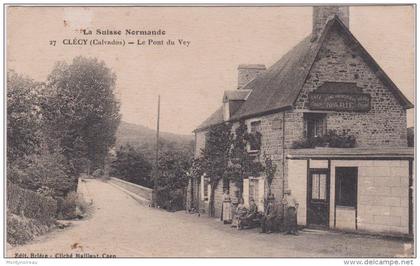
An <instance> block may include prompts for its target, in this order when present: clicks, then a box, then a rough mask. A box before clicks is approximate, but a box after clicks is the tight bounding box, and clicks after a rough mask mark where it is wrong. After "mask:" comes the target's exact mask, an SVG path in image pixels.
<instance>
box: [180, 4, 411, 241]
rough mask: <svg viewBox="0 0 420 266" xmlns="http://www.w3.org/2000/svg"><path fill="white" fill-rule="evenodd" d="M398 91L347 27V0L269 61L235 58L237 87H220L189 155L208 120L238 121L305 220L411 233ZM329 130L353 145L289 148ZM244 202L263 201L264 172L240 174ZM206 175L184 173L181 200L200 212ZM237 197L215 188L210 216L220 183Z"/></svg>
mask: <svg viewBox="0 0 420 266" xmlns="http://www.w3.org/2000/svg"><path fill="white" fill-rule="evenodd" d="M413 107H414V106H413V104H412V103H411V102H410V101H409V100H408V99H407V98H406V97H405V96H404V95H403V94H402V93H401V91H400V90H399V89H398V88H397V86H396V85H395V84H394V83H393V82H392V80H391V79H390V78H389V77H388V76H387V75H386V73H385V72H384V71H383V70H382V69H381V67H380V66H379V65H378V64H377V63H376V61H375V60H374V59H373V57H372V56H371V55H370V54H369V53H368V52H367V51H366V49H364V48H363V47H362V45H361V44H360V43H359V42H358V40H357V39H356V38H355V37H354V36H353V35H352V33H351V32H350V30H349V9H348V7H346V6H322V7H314V9H313V31H312V33H311V34H310V35H309V36H307V37H306V38H305V39H303V40H302V41H301V42H300V43H298V44H297V45H296V46H295V47H294V48H292V49H291V50H290V51H289V52H288V53H286V54H285V55H284V56H283V57H282V58H281V59H280V60H279V61H278V62H276V63H275V64H274V65H273V66H271V67H270V68H268V69H266V68H265V66H264V65H259V64H255V65H240V66H239V67H238V88H237V89H236V90H231V91H226V92H225V93H224V95H223V101H222V106H221V107H220V108H219V109H218V110H216V112H214V113H213V114H212V115H211V116H210V117H209V118H208V119H206V120H205V121H204V122H203V123H202V124H201V125H199V126H198V127H197V129H196V130H195V131H194V133H195V156H199V155H200V151H201V149H202V148H203V147H204V145H205V143H206V140H205V138H206V132H207V130H208V129H209V128H211V127H212V126H214V125H216V124H219V123H224V122H230V123H232V124H233V126H234V127H235V125H237V124H238V123H239V121H245V123H246V124H247V125H248V130H250V131H253V132H255V131H258V132H260V133H261V147H260V150H259V151H253V150H250V152H257V154H259V155H260V156H261V155H262V154H263V153H265V154H268V155H269V156H270V157H271V159H272V160H273V161H274V162H275V163H276V165H277V171H276V175H275V178H274V180H273V183H272V193H273V194H274V196H275V198H276V200H281V198H282V197H283V194H284V191H285V189H291V190H292V194H293V195H294V197H295V198H296V199H297V200H298V201H299V209H298V223H299V224H300V225H303V226H312V227H317V228H329V229H337V230H349V231H355V230H357V231H366V232H371V233H380V234H389V235H409V234H411V233H412V217H413V211H412V210H413V200H412V199H413V190H412V187H413V159H414V151H413V149H412V148H408V147H407V121H406V110H407V109H409V108H413ZM330 130H335V131H336V132H343V131H345V132H347V134H348V135H351V136H353V137H354V138H355V139H356V146H355V147H353V148H329V147H321V148H305V149H297V148H296V143H299V142H304V141H305V139H306V140H307V139H311V138H316V137H320V136H325V135H326V134H327V133H328V132H329V131H330ZM243 178H244V182H243V195H242V197H243V198H244V200H245V204H248V203H249V199H250V198H254V199H255V200H256V202H257V205H258V207H259V209H260V210H263V209H264V197H266V194H267V192H266V190H267V187H266V184H265V182H264V174H261V176H259V177H243ZM208 186H209V185H208V183H207V181H206V178H205V176H203V177H201V179H196V180H192V181H191V183H190V187H189V188H190V189H189V192H190V193H189V194H188V196H189V200H190V201H191V202H192V204H193V206H195V208H197V209H200V210H202V211H207V207H208V200H209V199H208V197H209V191H210V188H209V187H208ZM228 188H229V193H230V195H231V197H241V195H238V193H237V190H238V189H237V188H235V186H234V185H233V184H230V185H229V186H226V185H225V186H223V185H222V184H220V185H218V186H217V190H216V192H215V209H216V215H217V216H220V213H221V205H222V195H223V190H224V189H225V190H226V189H228Z"/></svg>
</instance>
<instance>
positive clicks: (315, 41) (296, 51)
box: [196, 16, 414, 131]
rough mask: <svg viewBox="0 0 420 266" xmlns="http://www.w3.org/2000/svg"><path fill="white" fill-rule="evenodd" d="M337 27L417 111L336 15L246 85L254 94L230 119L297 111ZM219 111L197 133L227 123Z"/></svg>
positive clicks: (385, 82) (393, 89)
mask: <svg viewBox="0 0 420 266" xmlns="http://www.w3.org/2000/svg"><path fill="white" fill-rule="evenodd" d="M333 26H338V27H339V30H341V32H343V33H344V35H345V36H347V38H348V39H349V40H350V42H352V44H351V45H352V47H354V48H358V49H359V51H360V52H361V54H362V56H363V58H364V60H365V61H366V62H367V63H368V64H369V65H370V67H371V69H372V70H373V71H374V72H375V73H376V75H377V76H378V78H380V79H381V80H382V82H384V84H385V85H387V86H388V87H389V88H390V89H391V91H392V92H393V94H394V95H395V97H396V98H397V99H398V100H399V101H400V103H401V105H402V106H403V107H404V108H406V109H409V108H413V107H414V106H413V104H412V103H411V102H410V101H409V100H408V99H407V98H406V97H405V96H404V95H403V94H402V93H401V91H400V90H399V89H398V88H397V86H396V85H395V84H394V83H393V82H392V80H391V79H390V78H389V77H388V76H387V75H386V74H385V72H384V71H383V70H382V69H381V68H380V66H379V65H378V64H377V63H376V61H375V60H374V59H373V58H372V56H371V55H370V54H369V53H368V52H367V51H366V50H365V49H364V48H363V47H362V45H361V44H360V43H359V42H358V41H357V39H356V38H355V37H354V36H353V35H352V34H351V32H350V31H349V29H348V28H347V27H346V26H345V25H344V24H343V22H341V21H340V19H339V18H338V17H337V16H336V17H334V18H333V19H331V20H329V21H328V23H327V24H326V25H325V27H324V30H323V31H322V33H321V34H320V36H318V37H317V38H314V36H313V35H312V34H311V35H309V36H308V37H306V38H304V39H303V40H302V41H301V42H300V43H298V44H297V45H296V46H295V47H294V48H292V49H291V50H290V51H289V52H288V53H286V54H285V55H284V56H283V57H282V58H281V59H280V60H279V61H277V62H276V63H275V64H274V65H272V66H271V67H270V68H269V69H267V70H266V71H265V72H263V73H261V74H260V75H259V76H257V77H256V78H255V79H253V80H252V81H250V82H249V83H248V84H246V85H245V86H244V87H243V89H244V90H251V91H252V92H251V94H250V95H249V96H248V98H247V100H246V101H245V102H244V104H243V105H242V106H241V107H240V108H239V110H238V111H237V112H236V113H235V114H233V116H232V117H231V119H230V120H231V121H236V120H239V119H246V118H251V117H256V116H259V115H264V114H268V113H273V112H277V111H281V110H286V109H291V108H293V105H294V103H295V101H296V99H297V97H298V96H299V93H300V91H301V89H302V87H303V85H304V83H305V81H306V77H307V75H308V74H309V71H310V69H311V67H312V65H313V63H314V61H315V59H316V56H317V54H318V52H319V50H320V48H321V46H322V43H323V41H324V40H325V37H326V36H327V34H328V32H329V31H330V29H331V28H332V27H333ZM218 112H220V114H218V115H216V113H217V112H216V113H214V114H213V115H212V116H211V117H210V118H208V119H207V120H206V121H204V122H203V123H202V124H201V125H200V126H199V127H198V128H197V129H196V131H197V130H200V129H204V128H207V127H209V126H211V125H214V124H217V123H221V122H223V109H221V110H218ZM206 122H211V123H212V124H210V123H206Z"/></svg>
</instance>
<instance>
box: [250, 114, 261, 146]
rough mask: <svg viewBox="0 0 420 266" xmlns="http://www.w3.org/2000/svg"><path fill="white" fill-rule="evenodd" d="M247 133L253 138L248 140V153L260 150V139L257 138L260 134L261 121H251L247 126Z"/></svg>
mask: <svg viewBox="0 0 420 266" xmlns="http://www.w3.org/2000/svg"><path fill="white" fill-rule="evenodd" d="M249 125H250V126H249V133H251V135H252V136H253V137H252V138H251V139H250V141H249V142H250V143H249V151H259V150H260V139H259V137H260V136H261V134H259V133H260V132H261V121H259V120H256V121H251V123H250V124H249Z"/></svg>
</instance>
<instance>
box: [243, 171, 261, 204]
mask: <svg viewBox="0 0 420 266" xmlns="http://www.w3.org/2000/svg"><path fill="white" fill-rule="evenodd" d="M242 191H243V198H244V201H245V205H246V206H249V202H250V200H251V199H254V201H255V204H257V207H258V210H259V211H264V197H265V181H264V177H249V178H245V179H244V182H243V190H242Z"/></svg>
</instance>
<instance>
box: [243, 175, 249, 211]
mask: <svg viewBox="0 0 420 266" xmlns="http://www.w3.org/2000/svg"><path fill="white" fill-rule="evenodd" d="M243 186H244V187H243V198H244V204H245V207H249V179H248V178H245V179H244V182H243Z"/></svg>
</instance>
